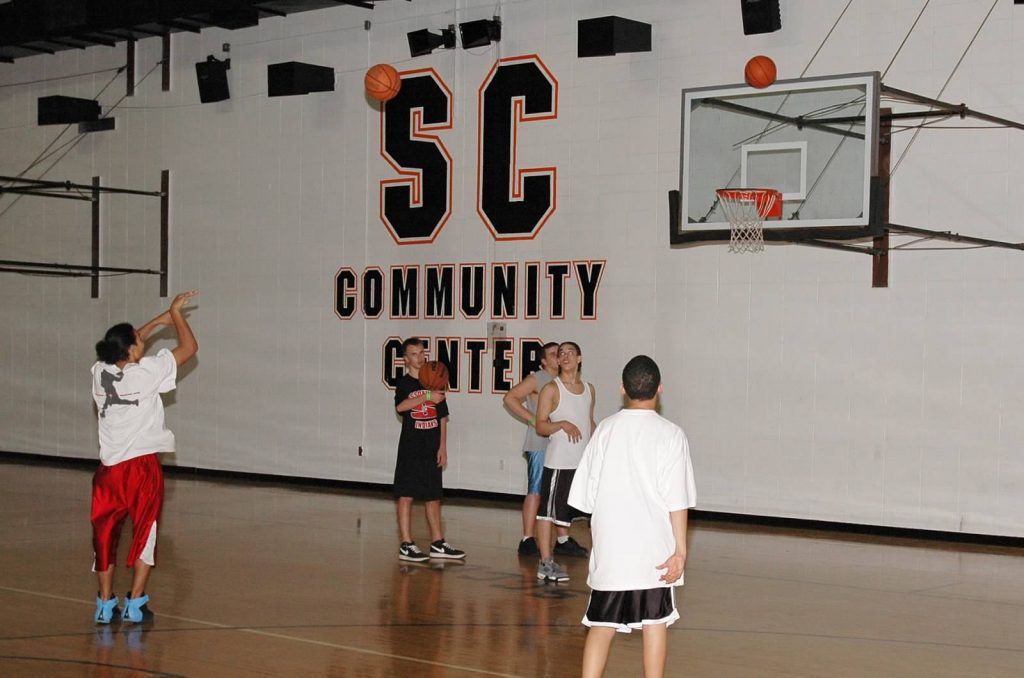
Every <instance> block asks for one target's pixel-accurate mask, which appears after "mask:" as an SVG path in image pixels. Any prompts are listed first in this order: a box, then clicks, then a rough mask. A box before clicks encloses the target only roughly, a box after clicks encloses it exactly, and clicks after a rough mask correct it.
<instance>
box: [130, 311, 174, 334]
mask: <svg viewBox="0 0 1024 678" xmlns="http://www.w3.org/2000/svg"><path fill="white" fill-rule="evenodd" d="M171 322H172V321H171V312H170V311H164V312H163V313H161V314H160V315H158V316H157V317H155V318H153V319H152V320H150V321H149V322H148V323H146V324H145V325H143V326H142V327H140V328H139V329H138V332H139V337H140V338H141V339H142V340H143V341H145V340H146V338H147V337H149V335H150V334H152V333H153V332H154V330H156V328H158V327H163V326H164V325H170V324H171Z"/></svg>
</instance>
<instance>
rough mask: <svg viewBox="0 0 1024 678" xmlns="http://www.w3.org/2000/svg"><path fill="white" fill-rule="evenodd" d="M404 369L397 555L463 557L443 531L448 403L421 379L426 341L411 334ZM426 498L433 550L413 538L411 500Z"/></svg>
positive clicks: (398, 399) (398, 400) (399, 396)
mask: <svg viewBox="0 0 1024 678" xmlns="http://www.w3.org/2000/svg"><path fill="white" fill-rule="evenodd" d="M402 352H403V354H404V356H405V375H403V376H402V377H401V378H400V379H399V380H398V383H397V384H396V385H395V411H396V412H398V414H400V415H401V416H402V435H401V437H400V438H399V439H398V459H397V460H396V462H395V484H394V495H395V499H396V501H397V513H398V533H399V536H400V537H401V539H402V544H401V546H399V548H398V558H399V560H410V561H413V562H422V561H424V560H427V559H428V558H456V559H460V558H465V557H466V554H465V552H463V551H460V550H459V549H456V548H452V546H451V544H449V543H448V542H446V541H445V540H444V536H443V534H442V531H441V495H442V489H441V470H442V469H443V468H444V466H445V464H447V463H448V448H447V442H448V403H447V402H445V392H444V391H428V390H426V389H424V388H423V386H421V385H420V382H419V375H420V368H421V367H422V366H423V363H424V361H425V360H426V354H425V353H424V350H423V341H422V340H420V339H417V338H415V337H410V338H409V339H406V340H405V341H404V342H402ZM414 499H418V500H420V501H422V502H423V508H424V510H425V512H426V515H427V525H428V526H429V527H430V541H431V544H430V555H429V556H428V555H427V554H426V553H423V551H420V549H419V547H418V546H416V544H415V543H414V542H413V540H412V502H413V500H414Z"/></svg>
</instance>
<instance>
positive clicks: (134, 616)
mask: <svg viewBox="0 0 1024 678" xmlns="http://www.w3.org/2000/svg"><path fill="white" fill-rule="evenodd" d="M148 602H149V596H147V595H146V594H145V593H143V594H142V595H141V596H139V597H138V598H132V597H131V596H130V595H129V594H127V593H126V594H124V611H123V612H122V613H121V621H125V622H131V623H132V624H139V623H141V622H144V621H151V620H152V619H153V612H152V610H150V609H149V608H148V607H147V606H146V603H148Z"/></svg>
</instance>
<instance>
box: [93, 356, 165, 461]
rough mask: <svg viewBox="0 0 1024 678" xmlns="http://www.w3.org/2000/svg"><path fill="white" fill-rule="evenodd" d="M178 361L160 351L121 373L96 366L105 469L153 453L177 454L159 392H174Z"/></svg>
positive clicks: (95, 389)
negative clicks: (165, 421)
mask: <svg viewBox="0 0 1024 678" xmlns="http://www.w3.org/2000/svg"><path fill="white" fill-rule="evenodd" d="M177 377H178V363H177V362H175V360H174V354H173V353H171V352H170V350H168V349H166V348H164V349H161V350H160V351H159V352H157V354H156V355H155V356H146V357H144V358H142V359H141V360H139V362H137V363H128V364H127V365H125V366H124V369H123V370H121V369H119V368H118V367H117V365H111V364H110V363H104V362H97V363H96V364H95V365H93V366H92V397H93V400H94V401H95V402H96V407H97V409H98V410H99V417H98V420H99V438H100V461H101V462H103V464H104V465H105V466H113V465H115V464H120V463H121V462H122V461H127V460H129V459H134V458H135V457H141V456H142V455H145V454H152V453H154V452H173V451H174V434H173V433H171V432H170V431H169V430H168V429H167V427H166V426H164V402H163V400H161V399H160V394H161V393H167V392H168V391H173V390H174V387H175V380H176V379H177Z"/></svg>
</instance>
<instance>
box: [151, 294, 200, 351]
mask: <svg viewBox="0 0 1024 678" xmlns="http://www.w3.org/2000/svg"><path fill="white" fill-rule="evenodd" d="M197 294H199V290H191V291H188V292H182V293H181V294H179V295H178V296H176V297H174V301H172V302H171V308H170V309H168V311H167V313H168V315H170V318H171V323H172V324H173V325H174V331H175V332H176V333H177V335H178V345H177V346H175V347H174V348H173V349H171V353H173V354H174V361H175V362H176V363H178V366H179V367H180V366H181V365H182V364H184V363H185V361H187V360H188V359H189V358H191V357H192V356H194V355H195V354H196V351H198V350H199V343H198V342H197V341H196V337H195V335H194V334H192V328H191V327H190V326H189V324H188V320H185V316H184V314H182V312H181V309H182V308H183V307H184V306H185V304H187V303H188V302H189V300H191V299H192V297H194V296H196V295H197ZM157 318H159V316H157Z"/></svg>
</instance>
